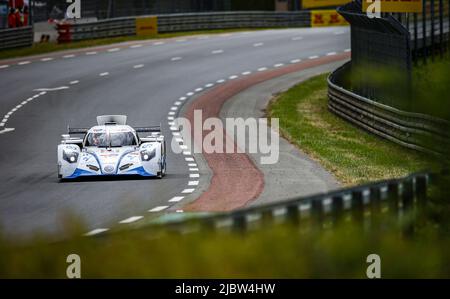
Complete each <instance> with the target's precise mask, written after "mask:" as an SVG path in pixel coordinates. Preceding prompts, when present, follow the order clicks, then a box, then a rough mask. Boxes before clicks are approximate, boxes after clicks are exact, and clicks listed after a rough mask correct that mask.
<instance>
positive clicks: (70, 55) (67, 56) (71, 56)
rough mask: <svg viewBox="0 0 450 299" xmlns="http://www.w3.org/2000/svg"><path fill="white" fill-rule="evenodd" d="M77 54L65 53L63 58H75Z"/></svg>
mask: <svg viewBox="0 0 450 299" xmlns="http://www.w3.org/2000/svg"><path fill="white" fill-rule="evenodd" d="M74 57H75V55H74V54H69V55H64V56H63V58H66V59H67V58H74Z"/></svg>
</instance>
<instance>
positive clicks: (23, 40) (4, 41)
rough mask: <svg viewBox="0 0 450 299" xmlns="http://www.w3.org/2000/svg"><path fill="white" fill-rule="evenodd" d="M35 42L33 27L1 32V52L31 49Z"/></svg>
mask: <svg viewBox="0 0 450 299" xmlns="http://www.w3.org/2000/svg"><path fill="white" fill-rule="evenodd" d="M33 40H34V35H33V27H32V26H28V27H21V28H13V29H4V30H0V50H4V49H13V48H20V47H30V46H31V45H32V44H33Z"/></svg>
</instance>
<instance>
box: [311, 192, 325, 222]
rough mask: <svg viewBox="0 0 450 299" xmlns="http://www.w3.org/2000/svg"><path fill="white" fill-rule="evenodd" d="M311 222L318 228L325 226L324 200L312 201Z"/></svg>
mask: <svg viewBox="0 0 450 299" xmlns="http://www.w3.org/2000/svg"><path fill="white" fill-rule="evenodd" d="M311 222H312V223H313V225H314V226H315V227H316V228H319V229H322V228H323V202H322V200H320V199H316V200H312V201H311Z"/></svg>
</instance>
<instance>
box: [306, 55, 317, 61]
mask: <svg viewBox="0 0 450 299" xmlns="http://www.w3.org/2000/svg"><path fill="white" fill-rule="evenodd" d="M317 58H319V56H317V55H313V56H309V57H308V59H311V60H312V59H317Z"/></svg>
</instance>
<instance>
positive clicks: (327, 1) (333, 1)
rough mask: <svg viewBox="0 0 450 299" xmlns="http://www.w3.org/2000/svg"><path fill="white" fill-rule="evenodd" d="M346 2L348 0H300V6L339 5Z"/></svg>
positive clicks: (348, 0)
mask: <svg viewBox="0 0 450 299" xmlns="http://www.w3.org/2000/svg"><path fill="white" fill-rule="evenodd" d="M348 2H350V0H302V8H316V7H332V6H340V5H344V4H346V3H348Z"/></svg>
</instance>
